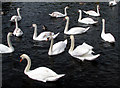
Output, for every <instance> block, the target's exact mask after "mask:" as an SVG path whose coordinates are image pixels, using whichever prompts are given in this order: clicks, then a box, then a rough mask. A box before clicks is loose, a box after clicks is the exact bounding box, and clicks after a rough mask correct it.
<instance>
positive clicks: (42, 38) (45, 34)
mask: <svg viewBox="0 0 120 88" xmlns="http://www.w3.org/2000/svg"><path fill="white" fill-rule="evenodd" d="M33 27H34V28H35V29H34V34H33V40H37V41H46V40H47V38H48V36H50V35H52V36H53V38H56V37H57V36H58V35H59V33H57V34H54V33H53V32H50V31H45V32H42V33H40V34H39V35H38V36H37V25H36V24H33Z"/></svg>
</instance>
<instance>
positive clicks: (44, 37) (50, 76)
mask: <svg viewBox="0 0 120 88" xmlns="http://www.w3.org/2000/svg"><path fill="white" fill-rule="evenodd" d="M114 2H115V0H114V1H112V2H110V3H109V5H110V6H111V5H115V3H114ZM112 3H113V4H112ZM68 8H69V7H68V6H66V7H65V14H62V13H60V12H53V13H51V14H49V15H50V16H51V17H56V18H59V17H64V20H66V25H65V29H64V34H66V35H70V40H71V46H70V49H69V50H68V53H69V54H70V55H71V56H72V57H74V58H78V59H80V60H82V61H84V60H94V59H96V58H97V57H99V56H100V54H96V55H95V54H93V53H94V51H93V48H94V47H93V46H91V45H88V44H87V43H85V42H84V43H83V44H82V45H78V46H77V47H76V48H74V46H75V39H74V36H75V35H76V34H82V33H85V32H87V31H88V30H89V29H90V27H87V28H84V27H73V28H70V29H69V17H68V16H67V11H66V10H67V9H68ZM19 11H20V8H17V13H18V15H15V16H12V18H11V20H10V21H12V22H15V24H16V28H15V30H14V31H13V33H12V32H9V33H8V35H7V42H8V46H6V45H4V44H0V53H2V54H3V53H12V52H13V51H14V47H13V46H12V43H11V40H10V37H11V36H12V34H13V35H15V36H16V37H20V36H22V35H23V32H22V30H21V29H20V28H19V27H18V21H20V20H21V19H22V17H21V15H20V12H19ZM78 12H79V18H78V22H80V23H84V24H96V23H98V21H94V20H93V19H92V18H88V17H87V18H82V10H79V11H78ZM83 12H84V13H86V14H88V15H91V16H97V17H98V16H100V12H99V5H97V12H95V11H93V10H90V11H84V10H83ZM102 23H103V24H102V26H103V28H102V32H101V38H102V39H103V40H104V41H107V42H110V43H114V42H115V38H114V37H113V35H112V34H111V33H105V19H102ZM32 27H34V34H33V40H36V41H48V40H50V41H51V44H50V48H49V51H48V55H57V54H60V53H62V52H64V51H65V48H66V46H67V42H68V40H67V39H65V40H64V41H59V42H57V43H55V44H54V39H55V38H56V37H57V36H58V35H59V33H57V34H54V32H51V31H45V32H42V33H40V34H39V35H37V25H36V24H32ZM68 29H69V30H68ZM20 57H21V60H20V62H21V61H22V60H23V59H26V60H27V62H28V63H27V66H26V68H25V70H24V73H25V74H26V75H28V77H30V78H31V79H34V80H38V81H42V82H46V81H56V80H57V79H59V78H61V77H63V76H64V75H65V74H57V73H55V72H54V71H53V70H51V69H49V68H47V67H38V68H36V69H34V70H30V67H31V59H30V57H29V56H28V55H26V54H22V55H21V56H20Z"/></svg>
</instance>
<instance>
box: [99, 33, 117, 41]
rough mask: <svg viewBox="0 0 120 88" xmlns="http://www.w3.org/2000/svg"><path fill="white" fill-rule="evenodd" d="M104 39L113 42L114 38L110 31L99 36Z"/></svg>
mask: <svg viewBox="0 0 120 88" xmlns="http://www.w3.org/2000/svg"><path fill="white" fill-rule="evenodd" d="M101 37H102V38H103V39H104V40H105V41H108V42H115V38H114V36H113V35H112V34H111V33H106V34H104V35H103V36H101Z"/></svg>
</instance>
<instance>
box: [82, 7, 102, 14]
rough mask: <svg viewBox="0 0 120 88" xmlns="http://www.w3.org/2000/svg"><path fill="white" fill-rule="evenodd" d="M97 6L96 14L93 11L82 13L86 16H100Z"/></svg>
mask: <svg viewBox="0 0 120 88" xmlns="http://www.w3.org/2000/svg"><path fill="white" fill-rule="evenodd" d="M99 9H100V7H99V5H97V12H95V11H93V10H89V11H84V10H83V12H84V13H86V14H88V15H91V16H100V12H99Z"/></svg>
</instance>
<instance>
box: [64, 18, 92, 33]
mask: <svg viewBox="0 0 120 88" xmlns="http://www.w3.org/2000/svg"><path fill="white" fill-rule="evenodd" d="M65 19H66V20H67V22H66V26H65V29H64V33H65V34H69V35H70V34H73V35H75V34H82V33H85V32H86V31H87V30H88V29H89V28H90V27H87V28H83V27H73V28H71V29H70V30H68V26H69V17H68V16H66V17H65Z"/></svg>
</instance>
